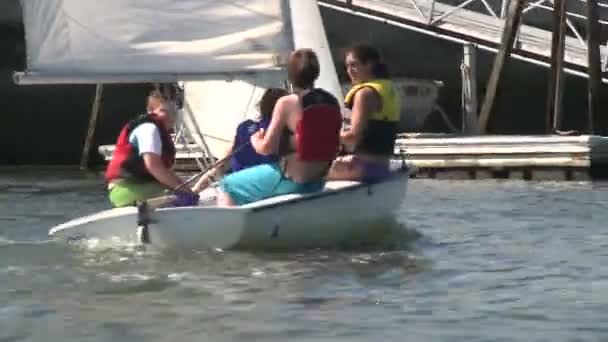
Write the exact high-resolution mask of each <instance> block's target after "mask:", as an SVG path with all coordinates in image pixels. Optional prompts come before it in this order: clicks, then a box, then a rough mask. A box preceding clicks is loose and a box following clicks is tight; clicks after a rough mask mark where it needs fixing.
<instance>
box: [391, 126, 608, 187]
mask: <svg viewBox="0 0 608 342" xmlns="http://www.w3.org/2000/svg"><path fill="white" fill-rule="evenodd" d="M396 145H397V146H396V151H395V152H396V155H399V156H404V157H406V159H407V160H408V161H409V163H410V164H411V165H414V166H415V167H416V168H417V170H418V172H417V175H416V177H429V178H450V179H484V178H510V179H525V180H589V179H600V178H607V177H608V174H606V172H605V171H606V170H605V168H606V166H608V138H605V137H599V136H589V135H581V136H557V135H538V136H471V137H459V136H454V135H452V136H450V135H445V134H439V135H433V134H402V135H400V136H399V138H398V139H397V141H396Z"/></svg>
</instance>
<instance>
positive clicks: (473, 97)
mask: <svg viewBox="0 0 608 342" xmlns="http://www.w3.org/2000/svg"><path fill="white" fill-rule="evenodd" d="M463 53H464V56H463V59H462V65H461V74H462V115H463V117H462V133H463V134H477V133H479V124H478V122H477V113H478V111H477V108H478V105H477V48H476V46H475V45H473V44H465V45H464V46H463Z"/></svg>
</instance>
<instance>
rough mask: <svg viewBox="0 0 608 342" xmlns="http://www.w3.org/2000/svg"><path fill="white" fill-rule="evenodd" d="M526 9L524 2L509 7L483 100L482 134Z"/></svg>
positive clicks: (519, 0)
mask: <svg viewBox="0 0 608 342" xmlns="http://www.w3.org/2000/svg"><path fill="white" fill-rule="evenodd" d="M523 7H524V0H511V2H510V3H509V7H508V11H507V12H508V13H507V18H506V20H505V27H504V30H503V33H502V40H501V43H500V49H499V50H498V53H497V54H496V58H495V59H494V66H493V67H492V74H491V75H490V79H489V81H488V85H487V89H486V93H485V96H484V99H483V105H482V107H481V112H480V114H479V129H480V131H481V133H485V132H486V128H487V125H488V120H489V118H490V112H491V111H492V106H493V105H494V98H495V97H496V90H497V88H498V84H499V82H500V79H501V77H502V74H503V69H504V68H503V67H504V65H505V62H506V60H507V58H508V57H509V55H510V54H511V50H512V49H513V42H514V41H515V35H516V33H517V31H518V28H519V24H520V22H521V14H522V11H523Z"/></svg>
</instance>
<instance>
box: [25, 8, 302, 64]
mask: <svg viewBox="0 0 608 342" xmlns="http://www.w3.org/2000/svg"><path fill="white" fill-rule="evenodd" d="M285 3H286V0H21V5H22V7H23V16H24V24H25V30H26V47H27V63H28V71H30V72H34V73H38V74H59V75H73V74H75V73H76V74H85V75H87V74H92V75H94V74H114V75H128V74H146V73H156V74H162V73H170V74H204V73H218V72H220V73H222V72H236V71H243V70H248V71H250V70H260V69H269V68H274V67H275V63H274V62H275V58H276V56H278V55H284V54H286V53H287V52H288V51H289V50H291V48H292V46H293V44H292V42H291V41H290V40H291V33H290V28H289V27H288V26H289V25H290V22H289V15H288V8H287V7H286V5H285Z"/></svg>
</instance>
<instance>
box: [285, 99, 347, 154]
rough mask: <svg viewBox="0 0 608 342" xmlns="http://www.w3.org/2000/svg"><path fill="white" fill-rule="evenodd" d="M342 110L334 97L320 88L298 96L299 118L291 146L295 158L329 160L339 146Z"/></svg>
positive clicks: (336, 152)
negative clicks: (300, 106) (300, 116)
mask: <svg viewBox="0 0 608 342" xmlns="http://www.w3.org/2000/svg"><path fill="white" fill-rule="evenodd" d="M341 128H342V113H341V112H340V105H339V103H338V100H337V99H336V98H335V97H334V96H333V95H332V94H330V93H329V92H327V91H325V90H323V89H313V90H311V91H310V92H309V93H307V94H306V95H304V96H303V97H302V118H301V119H300V121H298V123H297V125H296V134H295V147H296V148H295V149H296V151H295V152H296V156H297V158H298V159H299V160H302V161H309V162H317V161H332V160H334V158H335V157H336V155H337V154H338V151H339V148H340V129H341Z"/></svg>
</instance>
